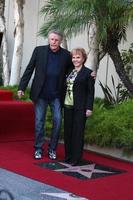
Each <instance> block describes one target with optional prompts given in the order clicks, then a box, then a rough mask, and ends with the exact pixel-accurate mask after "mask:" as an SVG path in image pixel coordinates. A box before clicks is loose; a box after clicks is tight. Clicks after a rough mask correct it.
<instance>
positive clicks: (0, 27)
mask: <svg viewBox="0 0 133 200" xmlns="http://www.w3.org/2000/svg"><path fill="white" fill-rule="evenodd" d="M4 8H5V1H4V0H1V1H0V33H1V36H2V37H1V38H0V40H1V41H0V42H1V49H2V79H3V84H4V86H7V85H8V84H9V65H8V52H7V40H6V25H5V17H4Z"/></svg>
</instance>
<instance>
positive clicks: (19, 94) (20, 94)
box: [17, 90, 24, 99]
mask: <svg viewBox="0 0 133 200" xmlns="http://www.w3.org/2000/svg"><path fill="white" fill-rule="evenodd" d="M17 95H18V97H19V99H21V97H22V96H24V92H23V91H22V90H18V93H17Z"/></svg>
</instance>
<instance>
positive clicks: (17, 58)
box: [9, 0, 25, 85]
mask: <svg viewBox="0 0 133 200" xmlns="http://www.w3.org/2000/svg"><path fill="white" fill-rule="evenodd" d="M24 3H25V0H14V17H15V31H14V37H15V43H14V52H13V58H12V66H11V76H10V83H9V85H17V84H18V83H19V81H20V72H21V64H22V55H23V40H24V20H23V5H24Z"/></svg>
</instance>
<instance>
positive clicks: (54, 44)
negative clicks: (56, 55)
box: [48, 33, 61, 52]
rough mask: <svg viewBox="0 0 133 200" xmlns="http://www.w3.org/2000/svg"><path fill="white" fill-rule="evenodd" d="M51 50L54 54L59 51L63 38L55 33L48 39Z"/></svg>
mask: <svg viewBox="0 0 133 200" xmlns="http://www.w3.org/2000/svg"><path fill="white" fill-rule="evenodd" d="M48 41H49V44H50V49H51V50H52V51H54V52H56V51H58V50H59V47H60V44H61V37H60V36H59V35H57V34H55V33H51V34H50V35H49V38H48Z"/></svg>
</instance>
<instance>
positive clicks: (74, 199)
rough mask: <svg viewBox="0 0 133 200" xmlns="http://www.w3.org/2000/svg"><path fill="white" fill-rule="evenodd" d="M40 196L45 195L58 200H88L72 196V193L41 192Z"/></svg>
mask: <svg viewBox="0 0 133 200" xmlns="http://www.w3.org/2000/svg"><path fill="white" fill-rule="evenodd" d="M41 194H43V195H47V196H50V197H58V198H60V199H65V200H89V199H86V198H84V197H80V196H77V195H75V194H72V193H55V192H52V193H51V192H50V193H48V192H42V193H41Z"/></svg>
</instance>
